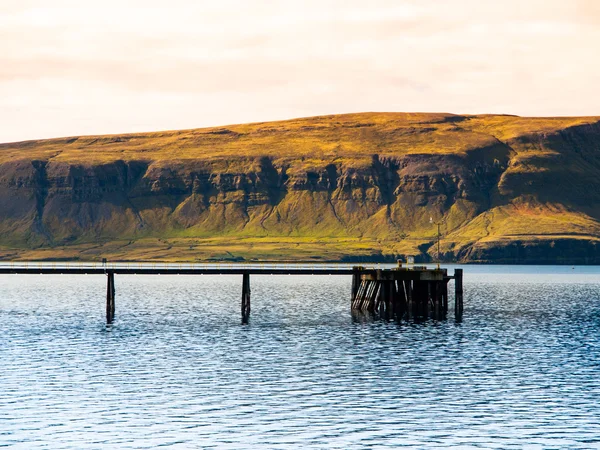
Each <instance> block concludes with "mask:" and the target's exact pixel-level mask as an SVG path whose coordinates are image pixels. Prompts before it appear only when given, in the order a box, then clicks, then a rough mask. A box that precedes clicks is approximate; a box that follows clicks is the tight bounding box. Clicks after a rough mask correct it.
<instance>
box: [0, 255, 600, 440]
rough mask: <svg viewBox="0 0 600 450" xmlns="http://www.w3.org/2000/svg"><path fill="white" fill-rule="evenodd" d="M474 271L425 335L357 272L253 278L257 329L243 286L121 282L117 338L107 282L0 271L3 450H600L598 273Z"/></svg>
mask: <svg viewBox="0 0 600 450" xmlns="http://www.w3.org/2000/svg"><path fill="white" fill-rule="evenodd" d="M457 267H458V266H457ZM460 267H461V268H463V269H464V315H463V317H462V320H458V321H457V320H455V318H454V315H453V311H452V309H451V311H450V313H449V316H448V319H447V320H444V321H434V320H429V321H426V322H421V323H411V322H401V323H397V322H393V321H392V322H388V321H385V320H378V319H375V318H372V319H371V318H366V319H365V318H362V319H361V320H357V318H356V317H355V316H353V315H352V314H351V311H350V291H351V277H350V276H341V275H335V276H252V277H251V281H250V282H251V289H252V312H251V316H250V321H249V323H248V324H245V325H243V324H242V323H241V318H240V298H241V285H242V279H241V276H217V275H201V276H177V275H161V276H147V275H117V276H116V280H115V284H116V320H115V321H114V323H112V324H110V325H107V324H106V321H105V298H106V297H105V296H106V277H105V276H104V275H85V276H84V275H74V276H68V275H0V447H7V448H15V449H28V450H29V449H104V448H111V449H113V448H115V449H154V448H181V449H188V448H190V449H196V448H197V449H205V448H206V449H209V448H216V449H247V448H266V449H288V448H289V449H298V448H302V449H305V448H306V449H311V448H314V449H380V448H381V449H383V448H444V447H451V448H498V449H510V448H540V449H546V448H565V449H579V448H581V449H590V448H600V267H596V266H586V267H582V266H493V265H492V266H477V265H465V266H460ZM449 271H450V273H452V267H450V269H449ZM452 289H453V288H452V282H451V284H450V290H451V292H452ZM451 300H452V297H451ZM450 305H451V307H452V306H453V302H451V304H450Z"/></svg>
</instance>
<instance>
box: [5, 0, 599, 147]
mask: <svg viewBox="0 0 600 450" xmlns="http://www.w3.org/2000/svg"><path fill="white" fill-rule="evenodd" d="M357 111H445V112H455V113H510V114H519V115H544V116H547V115H600V0H452V1H450V0H444V1H442V0H439V1H438V0H368V1H367V0H339V1H338V0H294V1H274V0H245V1H235V0H215V1H204V0H163V1H155V0H132V1H128V0H52V1H48V0H0V123H1V125H0V142H7V141H14V140H24V139H33V138H45V137H56V136H69V135H80V134H99V133H120V132H129V131H152V130H164V129H180V128H195V127H203V126H211V125H223V124H230V123H240V122H251V121H263V120H276V119H286V118H292V117H301V116H310V115H318V114H330V113H345V112H357Z"/></svg>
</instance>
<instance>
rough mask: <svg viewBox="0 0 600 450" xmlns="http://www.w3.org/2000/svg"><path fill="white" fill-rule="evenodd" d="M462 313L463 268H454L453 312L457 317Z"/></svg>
mask: <svg viewBox="0 0 600 450" xmlns="http://www.w3.org/2000/svg"><path fill="white" fill-rule="evenodd" d="M462 313H463V270H462V269H454V314H455V316H456V318H457V319H460V318H461V317H462Z"/></svg>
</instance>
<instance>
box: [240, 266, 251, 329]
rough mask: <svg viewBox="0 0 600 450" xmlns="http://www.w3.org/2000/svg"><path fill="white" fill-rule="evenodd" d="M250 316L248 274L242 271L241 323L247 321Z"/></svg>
mask: <svg viewBox="0 0 600 450" xmlns="http://www.w3.org/2000/svg"><path fill="white" fill-rule="evenodd" d="M249 318H250V274H249V273H248V272H244V273H243V275H242V323H243V324H246V323H248V319H249Z"/></svg>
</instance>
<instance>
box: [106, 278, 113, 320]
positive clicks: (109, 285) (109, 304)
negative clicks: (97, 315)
mask: <svg viewBox="0 0 600 450" xmlns="http://www.w3.org/2000/svg"><path fill="white" fill-rule="evenodd" d="M114 318H115V273H114V272H107V273H106V323H107V324H110V323H112V321H113V320H114Z"/></svg>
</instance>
